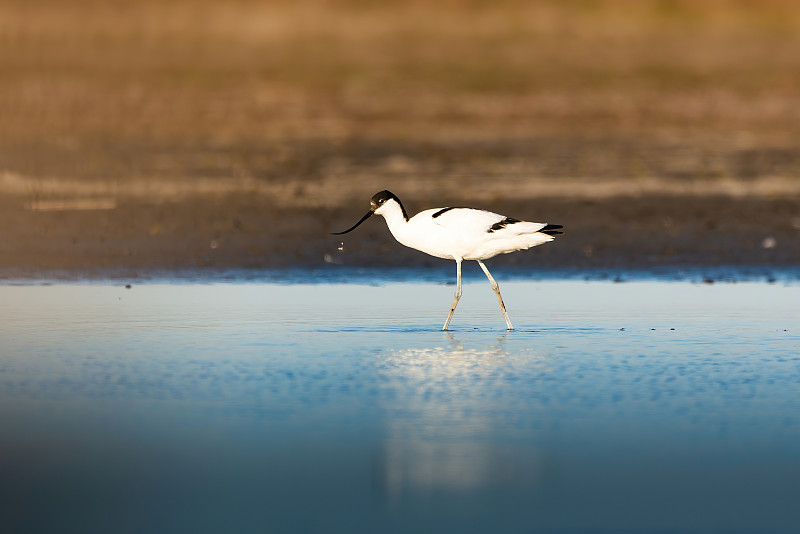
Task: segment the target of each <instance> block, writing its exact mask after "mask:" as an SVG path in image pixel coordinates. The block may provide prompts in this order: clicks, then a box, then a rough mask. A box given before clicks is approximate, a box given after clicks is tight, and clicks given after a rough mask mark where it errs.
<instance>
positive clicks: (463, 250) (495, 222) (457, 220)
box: [335, 191, 561, 330]
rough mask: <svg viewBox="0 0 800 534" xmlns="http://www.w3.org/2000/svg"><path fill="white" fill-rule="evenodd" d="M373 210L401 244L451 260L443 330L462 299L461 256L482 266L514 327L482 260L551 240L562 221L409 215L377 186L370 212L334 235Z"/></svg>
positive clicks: (468, 211)
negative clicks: (452, 284)
mask: <svg viewBox="0 0 800 534" xmlns="http://www.w3.org/2000/svg"><path fill="white" fill-rule="evenodd" d="M373 214H377V215H380V216H382V217H383V218H384V219H386V224H387V225H388V226H389V231H390V232H392V235H393V236H394V238H395V239H397V241H398V242H400V243H402V244H403V245H405V246H407V247H410V248H413V249H417V250H420V251H422V252H425V253H426V254H430V255H431V256H436V257H437V258H444V259H448V260H455V262H456V294H455V298H454V300H453V305H452V306H451V307H450V313H449V314H448V315H447V320H446V321H445V323H444V327H443V328H442V330H447V327H448V325H449V324H450V319H452V318H453V312H455V310H456V306H457V305H458V301H459V299H460V298H461V262H463V261H464V260H475V261H477V262H478V265H480V266H481V269H483V272H484V273H485V274H486V277H487V278H488V279H489V283H490V284H491V286H492V289H493V290H494V292H495V294H496V295H497V300H498V302H500V309H502V310H503V317H504V318H505V320H506V325H507V326H508V329H509V330H513V329H514V327H513V326H511V320H510V319H509V318H508V313H506V306H505V304H504V303H503V297H501V296H500V288H499V287H498V285H497V282H496V281H495V279H494V278H493V277H492V275H491V273H489V269H487V268H486V265H484V263H483V261H482V260H486V259H489V258H493V257H494V256H497V255H498V254H505V253H508V252H514V251H517V250H524V249H528V248H531V247H535V246H536V245H541V244H542V243H547V242H548V241H552V240H553V235H557V234H560V233H561V232H560V231H559V229H560V228H561V226H560V225H557V224H547V223H533V222H526V221H520V220H518V219H512V218H510V217H505V216H503V215H498V214H497V213H492V212H490V211H484V210H477V209H473V208H434V209H429V210H425V211H421V212H419V213H418V214H416V215H414V216H413V217H411V218H410V219H409V218H408V215H407V214H406V211H405V208H404V207H403V204H402V203H401V202H400V199H399V198H397V197H396V196H395V195H394V194H392V193H391V192H389V191H381V192H380V193H377V194H376V195H374V196H373V197H372V201H371V208H370V211H369V212H367V214H366V215H364V217H362V218H361V220H360V221H358V222H357V223H356V224H354V225H353V226H352V227H351V228H350V229H348V230H345V231H344V232H336V234H335V235H340V234H346V233H347V232H350V231H352V230H354V229H355V228H356V227H357V226H358V225H360V224H361V223H362V222H364V221H366V220H367V219H368V218H369V217H370V216H371V215H373Z"/></svg>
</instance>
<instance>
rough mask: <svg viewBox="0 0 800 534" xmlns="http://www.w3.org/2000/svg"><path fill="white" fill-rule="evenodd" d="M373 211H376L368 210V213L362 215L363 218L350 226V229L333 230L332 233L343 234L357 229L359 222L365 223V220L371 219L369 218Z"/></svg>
mask: <svg viewBox="0 0 800 534" xmlns="http://www.w3.org/2000/svg"><path fill="white" fill-rule="evenodd" d="M373 213H375V212H374V211H372V210H369V211H368V212H367V214H366V215H364V216H363V217H361V220H360V221H358V222H357V223H355V224H354V225H353V226H352V227H351V228H348V229H347V230H345V231H344V232H331V235H342V234H346V233H347V232H352V231H353V230H355V229H356V227H357V226H358V225H359V224H361V223H363V222H364V221H366V220H367V219H369V218H370V216H371V215H372V214H373Z"/></svg>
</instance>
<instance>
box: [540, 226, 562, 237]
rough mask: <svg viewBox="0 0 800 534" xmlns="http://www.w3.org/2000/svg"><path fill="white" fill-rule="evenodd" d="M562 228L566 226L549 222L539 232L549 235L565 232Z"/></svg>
mask: <svg viewBox="0 0 800 534" xmlns="http://www.w3.org/2000/svg"><path fill="white" fill-rule="evenodd" d="M562 228H564V227H563V226H562V225H560V224H548V225H546V226H545V227H544V228H542V229H541V230H539V232H540V233H542V234H547V235H561V234H563V233H564V232H562V231H561V229H562Z"/></svg>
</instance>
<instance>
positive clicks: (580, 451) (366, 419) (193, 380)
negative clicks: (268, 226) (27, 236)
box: [0, 281, 800, 533]
mask: <svg viewBox="0 0 800 534" xmlns="http://www.w3.org/2000/svg"><path fill="white" fill-rule="evenodd" d="M501 289H502V291H503V296H504V298H505V301H506V305H507V307H508V310H509V314H510V316H511V319H512V321H513V322H514V324H515V326H516V330H514V331H511V332H506V331H505V326H504V322H503V318H502V315H501V314H500V312H499V309H498V308H497V302H496V300H495V297H494V294H493V293H492V291H491V289H490V288H489V287H488V284H486V283H485V281H484V282H481V283H479V282H475V283H469V284H466V285H465V288H464V296H463V298H462V300H461V303H460V304H459V308H458V310H457V311H456V314H455V316H454V319H453V322H452V323H451V328H452V331H451V332H442V331H441V330H440V329H441V324H442V322H443V321H444V318H445V315H446V313H447V309H448V306H449V304H450V302H451V300H452V292H453V290H454V288H453V286H447V285H436V284H429V283H425V284H415V283H386V284H382V285H380V284H378V285H370V286H363V285H352V284H316V285H302V284H295V285H280V284H265V283H246V284H181V285H174V284H149V285H135V286H134V287H133V288H131V289H125V288H124V287H121V286H112V285H92V284H85V285H49V286H0V302H2V303H3V304H2V307H0V339H2V344H1V345H0V429H1V430H0V432H2V439H0V492H1V493H0V501H2V502H3V503H4V504H3V508H4V510H3V513H2V514H0V529H2V531H3V532H22V531H25V532H56V531H57V532H117V533H124V532H192V533H197V532H270V533H273V532H443V531H449V532H568V533H572V532H593V533H594V532H668V531H669V532H672V531H682V532H726V531H736V532H796V528H797V527H798V525H800V509H799V508H798V507H797V503H798V502H800V485H798V483H797V481H798V480H800V447H798V443H800V327H799V326H798V325H800V286H798V285H796V284H789V285H782V284H764V283H744V284H714V285H705V284H699V285H698V284H690V283H667V282H652V281H651V282H635V283H624V284H614V283H606V282H580V281H546V282H545V281H538V282H523V281H517V282H507V283H503V282H502V281H501Z"/></svg>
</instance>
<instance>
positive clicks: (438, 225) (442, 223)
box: [375, 202, 553, 260]
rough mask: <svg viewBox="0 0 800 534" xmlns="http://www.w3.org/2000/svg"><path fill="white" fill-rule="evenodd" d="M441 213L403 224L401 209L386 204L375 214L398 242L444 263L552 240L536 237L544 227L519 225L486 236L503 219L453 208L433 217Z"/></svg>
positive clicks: (484, 257)
mask: <svg viewBox="0 0 800 534" xmlns="http://www.w3.org/2000/svg"><path fill="white" fill-rule="evenodd" d="M442 210H443V208H434V209H430V210H425V211H421V212H419V213H418V214H416V215H414V216H413V217H411V218H410V219H409V220H407V221H406V220H405V218H404V217H403V211H402V209H401V208H400V206H399V205H398V204H397V203H396V202H387V203H386V204H384V205H383V206H381V207H380V208H379V209H377V210H375V214H376V215H382V216H383V218H384V219H386V224H387V225H388V226H389V231H390V232H392V235H393V236H394V238H395V239H397V241H398V242H400V243H402V244H403V245H405V246H407V247H410V248H414V249H417V250H420V251H422V252H425V253H426V254H430V255H431V256H436V257H437V258H444V259H447V260H487V259H489V258H493V257H495V256H497V255H498V254H505V253H508V252H515V251H517V250H524V249H528V248H531V247H535V246H536V245H541V244H542V243H546V242H548V241H552V240H553V236H551V235H547V234H542V233H539V230H541V229H543V228H544V227H545V226H547V225H546V224H542V223H532V222H524V221H520V222H517V223H514V224H510V225H507V226H505V227H503V228H501V229H499V230H495V231H493V232H488V231H487V230H488V229H489V228H491V227H492V225H495V224H498V223H501V222H502V221H504V220H506V217H504V216H503V215H498V214H497V213H492V212H490V211H484V210H477V209H473V208H452V209H449V210H448V211H446V212H444V213H442V214H441V215H440V216H438V217H433V215H434V214H436V213H439V212H441V211H442Z"/></svg>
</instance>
